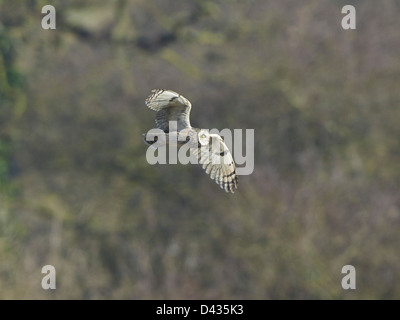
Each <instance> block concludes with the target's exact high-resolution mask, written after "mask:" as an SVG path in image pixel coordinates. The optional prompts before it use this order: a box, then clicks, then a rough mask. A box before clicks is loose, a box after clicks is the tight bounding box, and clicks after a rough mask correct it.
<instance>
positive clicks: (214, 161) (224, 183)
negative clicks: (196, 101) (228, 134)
mask: <svg viewBox="0 0 400 320" xmlns="http://www.w3.org/2000/svg"><path fill="white" fill-rule="evenodd" d="M145 103H146V105H147V106H148V107H149V108H150V109H152V110H154V111H156V112H157V113H156V125H157V128H159V129H161V130H163V131H164V133H165V134H166V139H165V143H166V144H168V143H171V142H170V141H176V144H177V145H178V146H182V145H184V144H187V145H188V147H189V149H190V152H191V153H192V154H193V155H194V156H196V157H197V158H198V160H199V163H200V164H201V165H202V166H203V169H204V170H205V172H206V174H209V175H210V178H211V179H213V180H215V182H216V183H217V184H219V186H220V187H221V188H222V189H224V190H225V191H226V192H232V193H234V192H235V190H236V189H237V186H238V177H237V175H236V166H235V162H234V160H233V157H232V154H231V153H230V151H229V149H228V147H227V146H226V144H225V143H224V140H223V139H222V137H221V136H220V135H218V134H210V133H209V132H208V130H204V129H198V128H193V127H192V126H191V125H190V110H191V108H192V105H191V103H190V101H189V100H188V99H186V98H185V97H183V96H182V95H180V94H179V93H176V92H174V91H172V90H165V89H161V90H160V89H155V90H152V93H151V95H150V96H149V97H148V98H147V99H146V101H145ZM170 121H172V122H171V123H170ZM170 124H174V127H170ZM168 136H170V137H172V136H173V137H174V139H169V138H168ZM143 141H144V142H145V143H146V144H147V145H152V144H153V143H154V142H155V141H157V140H156V139H154V137H153V139H151V138H150V137H149V136H148V135H147V134H143Z"/></svg>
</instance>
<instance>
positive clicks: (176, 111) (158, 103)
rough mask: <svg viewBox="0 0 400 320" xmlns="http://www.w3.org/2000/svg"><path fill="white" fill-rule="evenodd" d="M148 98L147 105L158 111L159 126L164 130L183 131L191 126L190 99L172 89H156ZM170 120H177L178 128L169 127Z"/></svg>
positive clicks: (157, 122)
mask: <svg viewBox="0 0 400 320" xmlns="http://www.w3.org/2000/svg"><path fill="white" fill-rule="evenodd" d="M151 92H152V93H151V95H150V96H149V97H148V98H147V99H146V105H147V106H148V107H149V108H150V109H152V110H154V111H156V112H157V115H156V124H157V127H158V128H160V129H161V130H163V131H164V132H170V131H175V130H177V131H181V130H182V129H184V128H190V127H191V126H190V119H189V117H190V109H191V108H192V105H191V103H190V101H189V100H188V99H186V98H185V97H183V96H181V95H180V94H179V93H176V92H174V91H172V90H165V89H154V90H152V91H151ZM169 121H176V124H177V128H171V130H170V128H169Z"/></svg>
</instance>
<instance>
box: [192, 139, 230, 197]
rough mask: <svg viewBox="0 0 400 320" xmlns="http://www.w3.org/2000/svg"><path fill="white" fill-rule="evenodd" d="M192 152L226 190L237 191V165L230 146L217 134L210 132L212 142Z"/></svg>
mask: <svg viewBox="0 0 400 320" xmlns="http://www.w3.org/2000/svg"><path fill="white" fill-rule="evenodd" d="M191 152H192V153H193V154H194V155H195V156H197V157H198V159H199V162H200V164H202V165H203V169H204V170H205V171H206V173H207V174H209V175H210V178H211V179H213V180H215V182H216V183H217V184H219V186H220V187H221V188H222V189H225V191H226V192H232V193H234V192H235V189H237V187H238V177H237V175H236V166H235V162H234V161H233V157H232V154H231V152H230V151H229V149H228V147H227V146H226V144H225V143H224V141H223V140H222V138H221V137H220V136H219V135H217V134H210V142H209V144H207V145H205V146H201V147H199V148H192V149H191Z"/></svg>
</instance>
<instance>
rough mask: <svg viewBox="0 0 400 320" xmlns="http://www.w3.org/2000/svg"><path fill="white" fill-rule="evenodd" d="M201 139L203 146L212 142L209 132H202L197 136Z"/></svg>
mask: <svg viewBox="0 0 400 320" xmlns="http://www.w3.org/2000/svg"><path fill="white" fill-rule="evenodd" d="M197 136H198V138H199V142H200V144H201V145H202V146H205V145H207V144H208V143H209V141H210V134H209V133H208V130H204V129H202V130H200V131H199V133H198V134H197Z"/></svg>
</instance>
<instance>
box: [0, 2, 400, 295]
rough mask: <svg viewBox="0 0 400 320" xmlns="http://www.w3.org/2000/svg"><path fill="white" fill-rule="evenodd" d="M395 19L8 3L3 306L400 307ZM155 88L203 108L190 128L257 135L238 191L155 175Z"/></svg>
mask: <svg viewBox="0 0 400 320" xmlns="http://www.w3.org/2000/svg"><path fill="white" fill-rule="evenodd" d="M46 4H52V5H54V6H55V8H56V10H57V29H56V30H43V29H42V28H41V19H42V17H43V15H42V14H41V8H42V6H44V5H46ZM345 4H353V5H355V7H356V9H357V30H351V31H344V30H343V29H342V28H341V24H340V22H341V18H342V16H343V15H342V14H341V8H342V6H344V5H345ZM399 16H400V6H399V4H398V3H397V2H396V1H394V0H382V1H380V2H379V4H378V3H377V2H376V1H372V0H365V1H362V2H357V1H328V0H318V1H317V0H312V1H296V2H293V1H288V0H281V1H261V0H259V1H256V0H246V1H244V0H241V1H239V0H233V1H214V0H206V1H200V0H196V1H182V0H180V1H170V0H162V1H161V0H157V1H145V0H135V1H128V0H114V1H109V0H108V1H105V0H97V1H94V0H85V1H77V0H65V1H64V0H63V1H61V0H59V1H55V0H54V1H51V0H49V1H42V0H29V1H24V2H19V1H11V0H0V288H1V290H0V298H2V299H31V298H33V299H69V298H73V299H100V298H101V299H398V298H399V297H400V282H399V281H396V280H397V279H399V278H400V255H399V254H398V253H399V244H400V233H399V232H398V230H399V225H400V209H399V205H400V200H399V187H400V185H399V184H400V183H399V181H400V180H399V179H400V126H399V124H398V121H399V119H400V108H399V105H400V93H399V85H400V60H399V56H400V55H399V53H400V20H399ZM154 88H169V89H172V90H175V91H178V92H180V93H182V94H183V95H184V96H186V97H187V98H188V99H190V100H191V102H192V104H193V109H192V124H193V125H194V126H197V127H202V128H209V129H211V128H218V129H223V128H231V129H234V128H241V129H246V128H252V129H255V133H256V139H255V151H256V154H255V171H254V173H253V174H252V175H250V176H241V177H240V185H239V190H238V191H237V193H235V194H234V195H229V194H225V193H224V192H223V191H221V190H220V189H219V187H218V185H216V184H215V183H213V182H212V181H211V180H210V179H209V178H208V177H207V176H206V175H205V174H204V172H203V170H202V169H201V168H200V167H197V166H183V165H169V166H165V165H156V166H150V165H148V164H147V162H146V159H145V154H146V146H145V145H144V144H143V143H142V141H141V133H142V132H146V131H147V130H149V129H150V128H152V127H153V125H154V113H153V112H152V111H151V110H149V109H147V108H146V107H145V105H144V100H145V98H146V97H147V95H148V94H149V93H150V90H151V89H154ZM46 264H51V265H54V266H55V268H56V270H57V289H56V290H53V291H51V290H49V291H45V290H43V289H42V288H41V285H40V284H41V280H42V276H43V275H42V274H41V268H42V266H44V265H46ZM347 264H350V265H354V266H355V268H356V270H357V289H356V290H348V291H346V290H343V289H342V288H341V279H342V277H343V275H342V274H341V269H342V267H343V266H344V265H347Z"/></svg>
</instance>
